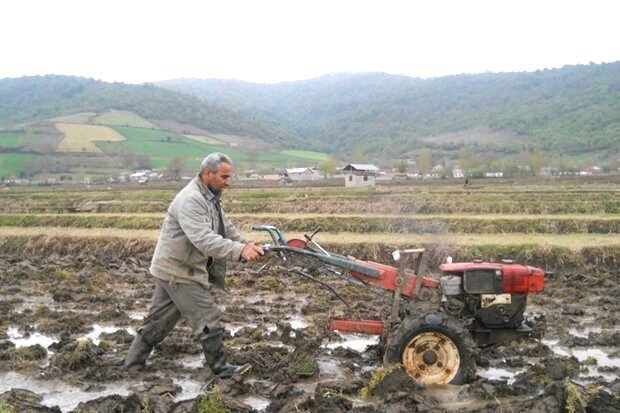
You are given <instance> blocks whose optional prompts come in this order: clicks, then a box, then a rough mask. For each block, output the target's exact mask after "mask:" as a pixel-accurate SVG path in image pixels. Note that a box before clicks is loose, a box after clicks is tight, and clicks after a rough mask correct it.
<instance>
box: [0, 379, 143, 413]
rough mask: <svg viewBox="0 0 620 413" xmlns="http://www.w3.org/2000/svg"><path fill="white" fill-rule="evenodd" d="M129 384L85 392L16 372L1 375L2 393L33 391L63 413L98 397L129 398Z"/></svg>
mask: <svg viewBox="0 0 620 413" xmlns="http://www.w3.org/2000/svg"><path fill="white" fill-rule="evenodd" d="M130 384H131V383H129V382H124V381H123V382H116V383H112V384H108V385H107V386H106V388H105V389H103V390H99V391H84V390H81V389H79V388H78V387H73V386H70V385H68V384H67V383H65V382H62V381H60V380H49V381H40V380H34V379H32V378H30V377H27V376H24V375H21V374H19V373H15V372H12V371H11V372H4V373H0V393H3V392H5V391H9V390H11V389H12V388H19V389H26V390H30V391H33V392H35V393H37V394H39V395H40V396H42V397H43V400H42V401H41V403H42V404H43V405H45V406H48V407H53V406H58V407H59V408H60V409H61V410H62V411H63V412H68V411H71V410H73V409H75V407H76V406H77V405H78V404H79V403H81V402H86V401H88V400H93V399H96V398H98V397H104V396H109V395H112V394H119V395H121V396H127V395H129V393H130V390H129V387H130Z"/></svg>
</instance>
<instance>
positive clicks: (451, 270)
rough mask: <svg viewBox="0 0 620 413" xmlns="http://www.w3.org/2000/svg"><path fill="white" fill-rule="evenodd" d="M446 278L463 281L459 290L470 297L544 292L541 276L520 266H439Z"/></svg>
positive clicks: (492, 263)
mask: <svg viewBox="0 0 620 413" xmlns="http://www.w3.org/2000/svg"><path fill="white" fill-rule="evenodd" d="M439 269H440V270H441V271H442V272H443V273H444V274H446V275H459V276H461V277H463V288H464V290H465V291H467V292H468V293H472V294H499V293H539V292H543V291H544V289H545V272H544V271H543V270H541V269H540V268H536V267H530V266H528V265H520V264H503V263H494V262H461V263H454V264H441V265H440V266H439Z"/></svg>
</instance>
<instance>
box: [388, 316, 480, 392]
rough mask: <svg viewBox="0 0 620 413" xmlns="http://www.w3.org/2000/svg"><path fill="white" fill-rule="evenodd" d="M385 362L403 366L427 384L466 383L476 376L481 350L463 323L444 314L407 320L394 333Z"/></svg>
mask: <svg viewBox="0 0 620 413" xmlns="http://www.w3.org/2000/svg"><path fill="white" fill-rule="evenodd" d="M387 343H388V345H387V346H386V349H385V354H384V356H383V362H384V363H385V364H386V365H390V364H396V363H400V364H402V365H403V367H404V369H405V371H406V372H407V374H408V375H409V376H411V377H412V378H413V379H414V380H416V381H417V382H419V383H423V384H463V383H466V382H467V381H469V380H470V379H471V378H472V377H473V376H474V374H475V369H476V359H477V356H478V349H477V347H476V344H475V343H474V340H473V338H472V336H471V334H470V333H469V331H467V329H465V328H464V327H463V326H462V325H461V323H459V322H458V321H457V320H454V319H452V318H450V317H448V316H446V315H445V314H442V313H429V314H424V315H423V316H418V317H414V316H411V317H407V318H405V319H404V320H403V321H402V322H401V323H400V324H398V325H397V326H396V327H395V328H394V329H393V330H392V331H391V333H390V335H389V337H388V340H387Z"/></svg>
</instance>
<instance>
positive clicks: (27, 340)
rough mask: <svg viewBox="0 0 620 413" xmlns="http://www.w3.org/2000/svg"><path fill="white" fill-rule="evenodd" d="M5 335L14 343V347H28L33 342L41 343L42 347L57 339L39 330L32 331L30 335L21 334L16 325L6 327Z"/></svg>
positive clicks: (55, 341)
mask: <svg viewBox="0 0 620 413" xmlns="http://www.w3.org/2000/svg"><path fill="white" fill-rule="evenodd" d="M6 334H7V337H8V338H9V340H11V341H12V342H13V344H15V347H28V346H34V345H35V344H39V345H41V346H42V347H43V348H48V347H49V346H51V345H52V344H54V343H57V342H58V340H57V339H56V338H55V337H52V336H46V335H44V334H41V333H39V332H35V333H32V334H30V335H23V334H22V333H20V332H19V329H18V328H17V327H9V328H8V329H7V332H6Z"/></svg>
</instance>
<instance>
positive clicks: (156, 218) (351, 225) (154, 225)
mask: <svg viewBox="0 0 620 413" xmlns="http://www.w3.org/2000/svg"><path fill="white" fill-rule="evenodd" d="M229 216H230V218H231V219H232V220H233V221H234V222H235V224H236V225H237V227H239V228H240V229H241V230H244V231H251V229H252V227H253V226H255V225H258V224H266V225H275V226H277V227H279V228H280V229H282V230H283V231H285V232H294V231H298V232H300V231H304V232H311V231H314V230H315V229H317V228H321V229H322V230H323V231H324V232H329V233H339V232H350V233H402V234H421V233H431V234H447V233H457V234H505V233H523V234H571V233H577V234H588V233H590V234H619V233H620V215H615V216H614V215H598V216H596V215H588V216H584V215H544V216H537V215H475V216H470V215H411V216H406V215H400V216H393V215H385V214H383V215H372V214H365V215H355V214H348V215H347V214H329V215H328V214H290V215H287V214H235V213H233V214H229ZM163 217H164V215H163V214H161V213H137V214H128V213H124V214H107V213H91V214H86V213H75V214H0V227H67V228H117V229H136V230H140V229H159V228H160V226H161V223H162V220H163Z"/></svg>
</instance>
